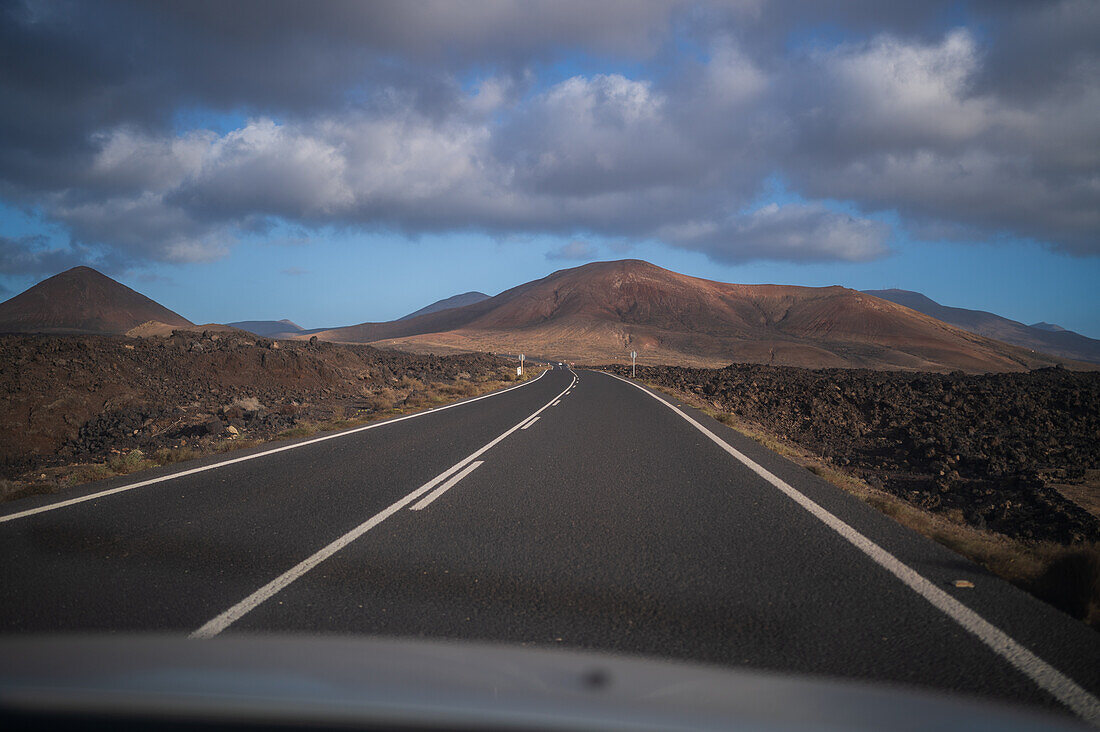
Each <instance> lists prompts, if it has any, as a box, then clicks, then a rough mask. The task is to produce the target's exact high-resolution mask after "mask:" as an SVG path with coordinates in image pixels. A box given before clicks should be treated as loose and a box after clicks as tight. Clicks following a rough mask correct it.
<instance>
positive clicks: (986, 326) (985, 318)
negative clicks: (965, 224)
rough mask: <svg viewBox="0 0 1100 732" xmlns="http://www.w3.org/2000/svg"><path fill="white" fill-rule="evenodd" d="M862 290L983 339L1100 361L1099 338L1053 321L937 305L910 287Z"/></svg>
mask: <svg viewBox="0 0 1100 732" xmlns="http://www.w3.org/2000/svg"><path fill="white" fill-rule="evenodd" d="M864 292H865V293H867V294H868V295H874V296H875V297H879V298H882V299H883V300H889V301H890V302H894V303H897V304H899V305H904V306H905V307H907V308H911V309H913V310H916V311H917V312H918V313H924V314H925V315H931V316H932V317H933V318H936V319H937V320H942V321H943V322H945V323H950V324H952V325H957V326H959V327H960V328H962V329H963V330H968V331H970V332H971V333H977V334H978V335H983V336H985V337H986V338H994V339H996V340H998V341H1004V342H1005V343H1011V344H1012V345H1014V346H1021V347H1023V348H1027V349H1030V350H1034V351H1041V352H1043V353H1049V354H1052V355H1054V356H1061V357H1062V358H1071V359H1075V360H1077V361H1089V362H1091V363H1100V341H1098V340H1094V339H1092V338H1088V337H1086V336H1083V335H1081V334H1080V333H1074V332H1073V331H1072V330H1066V329H1065V328H1063V327H1061V326H1059V325H1054V324H1053V323H1035V324H1033V325H1024V324H1023V323H1019V322H1017V321H1015V320H1009V319H1008V318H1003V317H1001V316H1000V315H995V314H993V313H987V312H985V311H984V310H967V309H965V308H953V307H947V306H946V305H940V304H939V303H938V302H936V301H935V300H933V299H931V298H929V297H926V296H924V295H922V294H920V293H919V292H912V291H911V290H864Z"/></svg>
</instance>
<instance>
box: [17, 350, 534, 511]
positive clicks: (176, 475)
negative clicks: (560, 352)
mask: <svg viewBox="0 0 1100 732" xmlns="http://www.w3.org/2000/svg"><path fill="white" fill-rule="evenodd" d="M546 373H547V372H546V371H543V372H542V373H541V374H539V375H538V376H537V377H535V378H534V379H531V380H530V381H525V382H523V383H522V384H516V385H515V386H509V387H508V388H507V389H501V390H500V391H494V392H491V393H489V394H482V395H481V396H479V397H474V398H473V399H467V400H465V401H461V402H455V403H454V404H445V405H443V406H442V407H433V408H431V409H427V410H425V411H423V412H417V413H416V414H406V415H405V416H403V417H395V418H394V419H387V420H385V421H383V422H374V423H372V424H368V425H363V426H362V427H354V428H352V429H350V430H345V431H343V432H335V433H333V434H331V435H325V436H324V437H315V438H313V439H311V440H303V441H302V442H295V443H294V444H291V445H283V446H282V447H273V448H271V449H270V450H263V451H261V452H256V453H252V454H251V455H244V456H242V457H237V458H232V459H229V460H223V461H221V462H217V463H211V464H210V465H203V466H202V467H198V468H190V469H188V470H181V471H180V472H178V473H170V474H168V475H162V476H160V477H157V478H150V479H149V480H142V481H139V482H137V483H129V484H127V485H122V486H118V487H117V488H109V489H107V490H105V491H98V492H96V493H89V494H88V495H86V496H79V497H77V498H70V499H69V500H67V501H58V502H57V503H48V504H46V505H44V506H38V507H37V508H28V509H27V510H25V511H18V512H16V513H11V514H8V515H6V516H0V524H2V523H4V522H6V521H14V520H16V519H21V518H24V517H26V516H34V515H35V514H39V513H45V512H46V511H53V510H56V509H58V508H65V507H66V506H73V505H76V504H78V503H84V502H85V501H94V500H95V499H97V498H104V497H106V496H111V495H114V494H116V493H122V492H124V491H130V490H133V489H134V488H144V487H145V486H147V485H153V484H154V483H163V482H164V481H167V480H175V479H176V478H183V477H185V476H188V475H194V474H196V473H203V472H205V471H207V470H214V469H215V468H222V467H225V466H226V465H233V464H235V463H243V462H245V461H248V460H255V459H256V458H260V457H264V456H265V455H274V454H275V453H277V452H284V451H286V450H296V449H298V448H299V447H305V446H306V445H313V444H316V443H318V442H324V441H325V440H334V439H336V438H337V437H347V436H348V435H354V434H356V433H358V432H365V431H366V430H372V429H375V428H377V427H385V426H387V425H391V424H397V423H398V422H404V421H405V420H407V419H415V418H417V417H423V416H425V415H428V414H435V413H436V412H442V411H443V410H445V409H451V408H453V407H460V406H463V405H465V404H472V403H473V402H478V401H481V400H482V399H488V398H490V397H495V396H500V395H501V394H507V393H508V392H510V391H512V390H513V389H519V388H522V387H524V386H528V385H529V384H534V383H535V382H536V381H538V380H539V379H541V378H542V377H543V376H544V375H546Z"/></svg>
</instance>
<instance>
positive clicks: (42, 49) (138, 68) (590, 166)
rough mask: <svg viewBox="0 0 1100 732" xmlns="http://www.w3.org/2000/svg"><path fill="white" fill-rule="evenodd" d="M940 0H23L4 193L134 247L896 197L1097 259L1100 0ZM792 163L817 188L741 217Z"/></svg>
mask: <svg viewBox="0 0 1100 732" xmlns="http://www.w3.org/2000/svg"><path fill="white" fill-rule="evenodd" d="M947 7H948V6H947V5H946V4H943V3H938V2H932V3H930V4H928V5H923V4H918V5H916V6H905V7H900V6H898V5H897V4H892V3H889V4H888V3H874V2H869V0H852V1H851V2H841V1H840V0H828V1H825V0H821V1H820V2H809V3H805V2H799V1H798V0H776V1H775V2H772V3H764V4H760V3H757V2H752V1H749V0H746V2H733V3H686V2H667V3H663V2H653V3H649V2H642V3H635V2H608V3H600V4H598V5H597V6H595V7H592V6H591V5H590V4H588V3H582V2H580V1H579V0H569V1H568V2H547V3H528V2H518V1H517V2H511V1H503V0H502V2H498V3H493V4H487V3H470V4H465V3H452V2H433V1H431V0H425V1H424V2H395V3H370V4H359V3H346V4H338V3H326V4H324V5H322V6H320V7H317V8H311V9H310V11H309V12H303V11H302V8H301V6H300V5H299V4H297V3H291V2H256V3H250V2H244V3H240V4H235V5H234V6H233V10H232V12H226V11H225V9H224V7H223V6H221V5H220V4H217V3H204V2H179V3H174V2H170V3H164V4H156V5H146V4H138V5H132V4H128V3H121V2H120V3H110V2H108V3H105V4H102V5H96V6H94V7H91V6H88V5H85V4H75V5H72V6H70V5H67V4H66V5H60V4H54V3H51V2H45V1H44V2H27V3H23V4H19V3H8V4H5V5H4V6H3V7H2V8H0V45H3V47H4V48H5V49H6V50H8V52H9V53H8V55H7V56H6V58H7V59H8V61H9V63H7V64H6V67H5V74H4V75H3V77H2V78H0V95H2V96H3V98H4V99H5V101H6V102H8V103H7V104H5V105H3V107H2V108H0V199H3V200H4V201H7V202H9V203H14V204H18V205H20V206H26V207H31V208H34V209H36V210H38V211H39V212H40V213H41V215H42V216H43V218H44V219H45V220H46V221H48V222H52V223H56V224H59V225H61V226H62V227H63V228H64V230H65V231H67V233H68V234H69V235H70V237H71V239H72V242H73V246H75V247H82V248H83V249H82V250H81V251H86V252H91V251H95V252H101V253H104V256H107V255H108V254H109V256H111V257H114V258H115V259H117V260H118V261H126V262H134V263H138V262H147V261H165V262H196V261H209V260H212V259H217V258H218V257H222V256H225V254H226V253H227V252H228V251H229V250H230V249H231V248H232V247H233V246H234V245H235V243H236V242H237V241H239V240H241V239H243V238H247V237H250V236H253V235H255V234H256V233H267V232H270V231H285V230H288V228H289V230H292V231H296V232H300V233H301V236H300V237H298V238H302V239H308V238H309V237H310V234H311V233H312V232H315V231H320V230H324V229H325V228H326V227H351V228H358V229H363V230H373V229H387V230H395V231H399V232H406V233H409V234H414V235H415V234H419V233H426V232H448V231H482V232H489V233H492V234H494V235H500V236H504V237H509V236H515V235H545V234H550V235H555V236H560V237H563V238H566V239H573V238H576V240H578V241H585V240H586V238H588V237H601V238H603V239H605V240H614V241H632V240H641V239H658V240H661V239H663V240H664V241H666V242H667V243H669V244H671V245H674V246H678V247H688V248H694V249H697V250H699V251H703V252H705V253H707V254H708V255H709V256H712V257H714V258H716V259H721V260H723V261H744V260H747V259H760V258H770V259H783V260H789V261H821V260H829V259H831V260H836V261H862V260H865V259H868V258H873V257H875V256H881V255H882V253H883V252H884V251H885V250H886V247H887V242H888V241H889V239H890V232H889V231H888V229H887V227H886V225H885V224H882V223H879V222H877V221H876V219H875V218H873V217H870V216H871V214H873V213H875V212H892V213H895V214H896V215H897V217H898V219H899V220H900V221H901V223H902V225H903V226H905V227H906V228H907V229H908V230H910V231H914V232H933V231H949V230H950V231H955V232H967V234H966V235H967V236H968V237H970V238H974V239H980V240H987V241H994V242H995V241H998V240H999V239H1001V238H1004V237H1005V236H1015V237H1025V238H1031V239H1033V240H1035V241H1038V242H1042V243H1044V244H1046V245H1048V246H1050V247H1053V248H1055V249H1058V250H1060V251H1063V252H1068V253H1071V254H1076V255H1086V256H1094V255H1097V254H1100V238H1098V237H1097V235H1096V232H1097V231H1098V230H1100V125H1097V124H1096V120H1097V119H1100V82H1098V81H1097V79H1100V51H1098V50H1097V47H1096V45H1095V43H1094V42H1090V40H1091V39H1094V38H1095V33H1093V32H1092V31H1093V30H1097V29H1100V12H1098V11H1097V9H1096V7H1097V6H1096V4H1095V3H1089V2H1079V1H1078V0H1061V1H1059V2H1051V3H1046V4H1017V3H988V2H977V3H975V4H974V5H973V7H972V8H971V11H972V13H973V15H974V17H975V19H976V20H975V24H976V25H981V27H982V28H983V33H982V34H978V33H976V32H973V31H971V30H968V29H966V28H952V27H949V26H945V25H944V24H943V20H942V19H943V18H946V17H951V14H950V13H948V12H947V11H946V10H945V8H947ZM533 17H537V22H532V18H533ZM830 24H831V25H830ZM826 25H828V26H829V27H835V28H838V29H839V30H840V31H841V32H839V33H838V34H837V36H838V37H839V38H840V40H836V39H835V38H831V37H830V36H829V34H828V33H825V32H822V31H821V29H822V28H823V27H825V26H826ZM799 38H808V39H811V40H808V41H806V42H804V43H799V42H798V41H797V39H799ZM1017 45H1019V46H1020V47H1024V48H1027V49H1030V50H1029V52H1028V54H1024V55H1026V56H1028V57H1029V58H1030V56H1031V55H1034V56H1035V58H1036V63H1037V64H1039V65H1040V66H1041V67H1042V69H1044V71H1043V73H1042V74H1036V73H1031V72H1029V71H1027V69H1026V68H1025V66H1026V64H1024V65H1022V64H1023V62H1022V61H1021V59H1020V58H1019V56H1020V55H1021V54H1018V53H1016V52H1015V50H1016V46H1017ZM682 48H690V49H691V50H692V52H691V53H682V52H680V51H679V49H682ZM196 49H201V52H198V53H196ZM1028 63H1030V61H1029V62H1028ZM604 64H607V68H603V65H604ZM561 68H570V69H571V71H570V73H569V75H567V76H565V77H564V78H563V77H562V76H560V75H558V76H555V74H560V69H561ZM572 69H575V71H573V70H572ZM196 109H197V110H200V111H206V112H209V113H210V114H212V115H217V114H223V115H228V116H229V117H230V118H232V119H235V120H236V119H239V120H240V122H239V123H238V124H233V125H229V127H230V129H224V128H222V129H219V130H206V129H177V128H176V120H177V119H178V117H177V115H178V113H179V112H180V111H181V110H196ZM776 174H778V175H780V176H781V177H782V178H783V179H784V180H785V181H787V182H788V184H789V187H790V188H791V189H793V192H795V193H798V194H800V195H801V196H802V197H803V198H804V199H806V200H808V201H810V202H811V203H807V204H797V205H788V206H783V207H776V208H775V209H774V210H773V209H771V208H767V207H766V208H763V209H759V210H757V211H754V212H751V213H747V214H746V213H740V212H743V211H744V210H745V208H746V206H748V205H749V204H750V203H751V202H752V201H754V200H756V199H757V198H758V196H759V193H760V191H761V189H762V187H763V186H764V182H765V181H766V180H768V179H769V177H771V176H773V175H776ZM823 200H834V201H842V202H845V203H846V204H847V206H846V209H847V210H852V211H858V212H860V213H859V214H858V215H855V216H851V217H849V216H846V215H842V214H838V213H835V212H833V211H829V210H827V209H825V208H824V207H822V206H821V205H820V204H817V203H813V202H814V201H823ZM869 217H870V218H869ZM7 246H8V247H9V249H10V251H11V252H12V256H13V257H15V260H13V261H17V262H24V264H17V265H15V266H18V267H33V266H40V265H37V264H32V263H33V262H46V261H50V259H49V257H51V256H53V257H55V259H57V261H60V260H61V258H62V254H60V253H59V254H55V255H48V254H46V253H44V251H43V247H42V245H41V243H40V242H38V243H36V242H33V241H29V240H28V241H22V240H10V241H9V244H8V245H7ZM74 251H76V250H74Z"/></svg>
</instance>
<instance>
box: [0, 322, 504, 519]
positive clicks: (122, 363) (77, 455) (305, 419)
mask: <svg viewBox="0 0 1100 732" xmlns="http://www.w3.org/2000/svg"><path fill="white" fill-rule="evenodd" d="M514 369H515V366H514V364H512V363H510V362H508V361H506V360H504V359H501V358H497V357H493V356H489V355H486V354H469V355H456V356H430V355H427V356H420V355H412V354H406V353H398V352H392V351H381V350H378V349H375V348H371V347H369V346H358V345H339V344H332V343H324V342H317V341H313V342H288V341H272V340H269V339H266V338H260V337H257V336H253V335H251V334H248V333H245V332H243V331H231V332H217V333H215V332H206V333H195V332H184V331H177V332H176V333H175V334H174V335H172V336H170V337H167V338H155V337H154V338H126V337H122V336H119V337H113V336H42V335H11V336H0V479H2V480H3V489H4V490H3V491H0V493H2V494H3V497H5V498H11V497H18V496H19V495H26V494H28V493H41V492H50V491H55V490H58V489H59V488H62V487H65V486H66V485H72V484H74V483H77V482H82V481H83V480H88V479H94V478H97V477H105V476H106V475H108V474H111V473H117V472H129V471H131V470H133V469H137V468H141V467H149V466H151V465H153V464H157V463H165V462H173V461H177V460H181V459H187V458H190V457H196V456H198V455H202V454H208V453H211V452H215V451H219V450H226V449H233V448H235V447H238V446H249V445H252V444H256V443H257V442H258V441H263V440H266V439H271V438H273V437H276V436H295V435H298V434H308V433H309V432H311V431H314V430H316V429H318V428H328V427H333V428H335V427H342V426H348V425H350V424H352V423H356V422H360V421H366V420H369V419H373V418H380V417H384V416H389V415H390V414H395V413H397V412H399V411H406V410H412V409H419V408H423V407H427V406H430V405H432V404H437V403H440V402H441V401H444V400H453V399H458V398H462V397H465V396H472V395H474V394H477V393H481V392H484V391H487V390H489V389H492V388H495V387H496V386H499V385H500V384H502V383H503V382H506V381H513V380H515V379H516V376H515V370H514ZM74 465H78V466H79V465H85V466H87V465H92V466H94V467H95V468H96V469H95V470H83V471H82V470H79V469H72V466H74Z"/></svg>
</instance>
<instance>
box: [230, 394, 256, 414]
mask: <svg viewBox="0 0 1100 732" xmlns="http://www.w3.org/2000/svg"><path fill="white" fill-rule="evenodd" d="M233 406H234V407H237V408H239V409H243V410H245V411H246V412H258V411H260V410H261V409H263V408H264V405H263V404H261V403H260V400H259V399H257V398H256V397H245V398H243V399H238V400H237V401H235V402H233Z"/></svg>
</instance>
